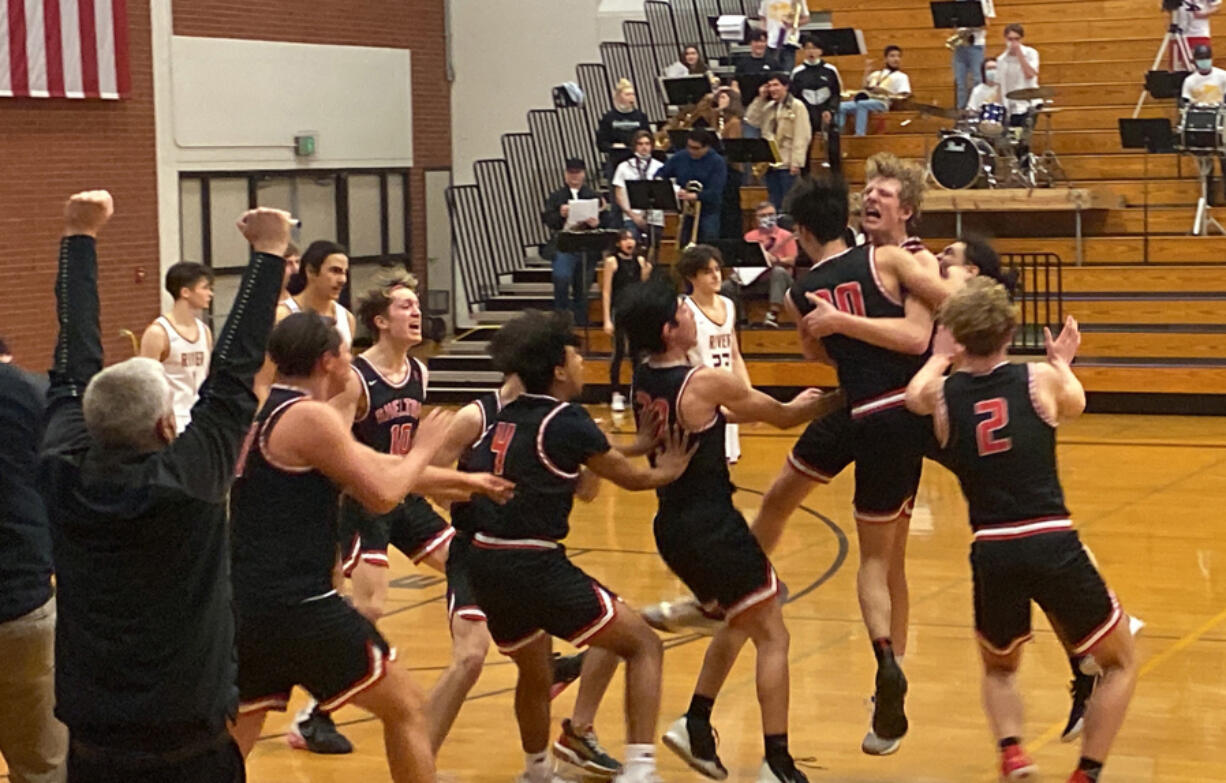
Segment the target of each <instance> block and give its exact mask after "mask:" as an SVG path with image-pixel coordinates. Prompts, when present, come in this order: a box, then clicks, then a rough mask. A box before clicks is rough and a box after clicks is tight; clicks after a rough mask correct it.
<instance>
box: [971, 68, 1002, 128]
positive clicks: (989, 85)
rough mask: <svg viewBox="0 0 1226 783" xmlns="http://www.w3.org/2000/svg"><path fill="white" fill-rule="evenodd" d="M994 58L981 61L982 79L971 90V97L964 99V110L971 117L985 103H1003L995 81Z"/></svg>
mask: <svg viewBox="0 0 1226 783" xmlns="http://www.w3.org/2000/svg"><path fill="white" fill-rule="evenodd" d="M996 73H997V71H996V58H995V57H989V58H988V59H986V60H984V61H983V69H982V71H981V74H982V76H983V81H982V82H980V83H979V84H976V85H975V89H973V90H971V97H970V98H968V99H967V101H966V111H967V113H968V114H970V115H971V116H972V117H974V116H975V115H977V114H979V108H980V107H981V106H983V104H985V103H1003V102H1004V100H1003V96H1001V94H1000V84H999V83H998V82H997V81H996Z"/></svg>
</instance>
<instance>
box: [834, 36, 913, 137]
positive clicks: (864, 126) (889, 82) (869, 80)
mask: <svg viewBox="0 0 1226 783" xmlns="http://www.w3.org/2000/svg"><path fill="white" fill-rule="evenodd" d="M871 63H872V60H865V66H868V65H870V64H871ZM866 70H867V67H866ZM864 90H865V91H866V92H867V94H865V93H858V94H857V95H855V96H854V97H853V99H852V100H850V101H843V102H842V103H840V104H839V111H838V114H836V115H835V119H834V124H835V126H836V127H838V129H839V132H842V130H843V121H844V120H845V119H846V118H847V115H848V114H853V113H854V114H855V115H856V135H857V136H864V135H865V134H867V133H868V115H869V114H873V113H878V112H886V111H889V110H890V106H891V104H892V103H893V102H894V101H901V100H905V99H906V98H908V97H909V96H910V95H911V79H910V78H908V76H907V74H905V73H903V72H902V48H901V47H898V46H894V45H893V44H891V45H889V46H887V47H886V48H885V67H884V68H881V69H879V70H876V71H873V72H871V73H865V75H864Z"/></svg>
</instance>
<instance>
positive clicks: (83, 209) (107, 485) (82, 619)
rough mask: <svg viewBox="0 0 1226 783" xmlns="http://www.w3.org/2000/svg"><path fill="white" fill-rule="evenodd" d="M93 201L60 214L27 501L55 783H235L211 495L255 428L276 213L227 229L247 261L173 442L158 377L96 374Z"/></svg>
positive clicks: (279, 251) (229, 650)
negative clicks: (41, 555) (51, 577)
mask: <svg viewBox="0 0 1226 783" xmlns="http://www.w3.org/2000/svg"><path fill="white" fill-rule="evenodd" d="M112 212H113V204H112V201H111V196H110V194H108V193H107V192H106V191H91V192H86V193H79V194H77V195H75V196H73V197H72V198H71V199H70V200H69V202H68V206H67V208H66V211H65V229H64V238H63V239H62V240H61V242H60V257H59V271H58V277H57V280H56V289H55V290H56V299H57V303H58V316H59V325H60V326H59V338H58V341H57V343H56V348H55V357H54V366H53V368H52V371H51V388H50V391H49V392H48V411H47V428H46V434H45V437H44V440H43V452H42V457H41V465H40V478H41V487H42V490H43V492H44V500H45V502H46V504H47V511H48V516H49V518H50V519H51V520H52V541H53V546H54V554H55V563H56V568H57V585H58V589H59V624H58V627H57V633H56V668H57V672H56V715H57V716H58V717H59V718H60V719H61V720H62V721H63V722H64V723H65V724H67V726H68V729H69V735H70V740H69V754H68V776H69V780H70V781H74V782H75V781H88V782H89V783H93V782H94V781H106V782H108V783H109V781H121V780H122V781H169V780H175V781H185V782H189V783H195V782H197V781H200V782H201V783H203V782H204V781H208V782H209V783H214V782H217V783H220V782H221V781H226V782H227V783H228V782H229V781H241V780H243V779H244V772H243V762H242V758H241V756H240V754H239V752H238V748H237V746H236V745H235V743H234V741H233V740H232V739H231V737H230V735H229V734H228V732H227V721H229V720H230V719H232V718H233V717H234V714H235V710H236V707H237V695H238V694H237V687H236V684H235V677H236V666H235V651H234V610H233V606H232V595H231V589H230V575H229V557H230V549H229V544H228V541H227V533H226V513H225V501H226V493H227V491H228V489H229V486H230V481H231V477H232V476H233V474H234V466H235V462H236V460H237V458H238V453H239V449H240V447H241V445H242V442H243V438H244V436H245V434H246V432H247V430H248V428H249V427H250V425H251V421H252V417H253V415H254V413H255V395H254V394H253V393H252V390H251V381H252V377H253V376H254V374H255V372H256V371H257V370H258V369H259V368H260V365H261V364H262V362H263V360H264V348H265V343H266V342H267V340H268V334H269V332H270V330H271V329H272V325H273V312H274V308H275V307H276V299H277V293H278V290H279V289H280V287H281V275H282V271H283V270H284V267H285V261H284V259H283V258H282V256H283V255H284V253H285V248H286V245H287V243H288V242H289V223H290V220H289V216H288V214H286V213H284V212H280V211H278V210H268V209H259V210H252V211H250V212H248V213H246V214H245V215H243V217H242V218H240V219H239V229H240V230H241V231H242V233H243V235H244V236H245V237H246V238H247V239H248V241H250V242H251V245H252V249H253V253H252V256H251V263H250V266H248V268H247V270H246V272H245V273H244V275H243V279H242V282H241V283H240V285H239V289H238V294H237V296H236V297H235V300H234V307H233V309H232V310H231V311H230V316H229V318H228V319H227V321H226V325H225V328H224V329H223V330H222V332H221V334H220V336H219V337H218V339H217V342H216V348H215V349H214V353H213V359H212V370H211V372H210V373H209V377H208V379H207V380H206V381H205V383H204V386H203V387H202V388H201V390H200V400H199V402H197V403H196V405H195V407H194V408H193V409H192V423H191V425H190V426H189V427H188V428H187V430H186V431H184V432H183V434H182V435H180V436H178V437H177V438H176V437H175V428H174V415H173V413H172V409H171V405H170V390H169V387H168V386H167V385H166V381H165V376H164V375H163V374H162V371H161V368H160V366H158V365H157V364H156V363H154V362H153V361H152V360H150V359H143V358H133V359H128V360H127V361H124V362H120V363H119V364H116V365H113V366H111V367H109V368H107V369H106V370H103V369H102V343H101V339H100V333H99V326H98V291H97V282H98V262H97V257H96V254H95V247H94V245H95V237H96V236H97V234H98V231H99V230H100V229H101V228H102V227H103V225H104V224H105V223H106V222H107V220H108V219H109V218H110V216H111V214H112Z"/></svg>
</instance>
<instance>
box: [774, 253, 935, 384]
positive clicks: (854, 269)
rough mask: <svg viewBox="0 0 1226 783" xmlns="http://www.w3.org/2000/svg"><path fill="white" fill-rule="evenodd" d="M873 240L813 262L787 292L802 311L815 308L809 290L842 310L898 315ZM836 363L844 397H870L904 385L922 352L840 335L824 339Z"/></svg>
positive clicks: (873, 315)
mask: <svg viewBox="0 0 1226 783" xmlns="http://www.w3.org/2000/svg"><path fill="white" fill-rule="evenodd" d="M873 254H874V249H873V247H872V246H871V245H859V246H857V247H853V248H849V249H848V250H845V251H843V252H842V253H839V254H838V255H836V256H831V257H830V258H827V259H825V260H823V261H819V262H817V263H816V264H814V265H813V267H812V268H811V269H809V271H808V272H806V273H805V274H804V276H803V277H801V278H800V280H798V281H797V282H796V285H794V286H792V289H791V291H789V294H790V295H791V297H792V302H793V304H795V305H796V308H797V310H799V311H800V313H801V315H804V314H806V313H808V312H809V311H810V310H812V309H813V304H812V303H811V302H810V301H809V300H808V298H807V297H805V293H806V292H808V291H812V292H814V293H816V294H817V295H818V296H819V297H821V298H822V299H825V300H826V301H827V302H829V303H830V304H832V305H834V306H835V307H837V308H838V309H840V310H842V311H843V312H845V313H851V314H852V315H862V316H867V317H869V318H902V317H903V316H904V315H905V314H906V313H905V312H904V310H903V305H902V302H900V301H898V300H896V299H894V298H893V297H892V296H891V295H890V294H888V293H887V292H886V291H885V290H883V289H882V287H881V283H880V282H879V280H878V278H877V269H876V266H875V263H874V260H873ZM822 345H823V346H824V347H825V348H826V353H827V354H829V356H830V358H831V359H832V360H833V361H834V363H835V365H836V366H837V370H838V376H839V386H841V387H843V392H844V393H845V394H846V395H847V401H848V402H849V403H850V404H851V405H852V406H853V407H854V406H855V405H856V403H860V402H864V401H867V400H871V399H873V398H876V397H880V396H882V395H884V394H888V393H890V392H898V391H901V390H902V389H904V388H905V387H906V385H907V383H908V382H910V380H911V376H913V375H915V373H916V371H917V370H919V368H920V366H922V365H923V363H924V357H923V356H915V355H912V354H905V353H898V352H897V351H891V350H889V349H888V348H882V347H880V346H876V345H872V344H870V343H866V342H863V341H861V340H857V339H855V338H852V337H848V336H846V335H842V334H832V335H830V336H828V337H823V338H822Z"/></svg>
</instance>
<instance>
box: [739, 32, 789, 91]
mask: <svg viewBox="0 0 1226 783" xmlns="http://www.w3.org/2000/svg"><path fill="white" fill-rule="evenodd" d="M748 40H749V54H743V55H741V56H740V57H738V58H737V59H736V73H735V74H734V75H733V77H732V89H734V90H736V91H737V92H738V93H742V94H744V93H745V92H746V91H745V90H744V89H742V87H741V81H740V79H739V78H737V77H740V76H755V75H757V74H763V73H770V72H771V71H774V70H778V67H777V65H776V63H775V60H774V59H773V58H772V57H770V56H769V55H768V54H767V51H766V31H765V30H760V29H758V28H754V29H752V30H750V31H749V36H748Z"/></svg>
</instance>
